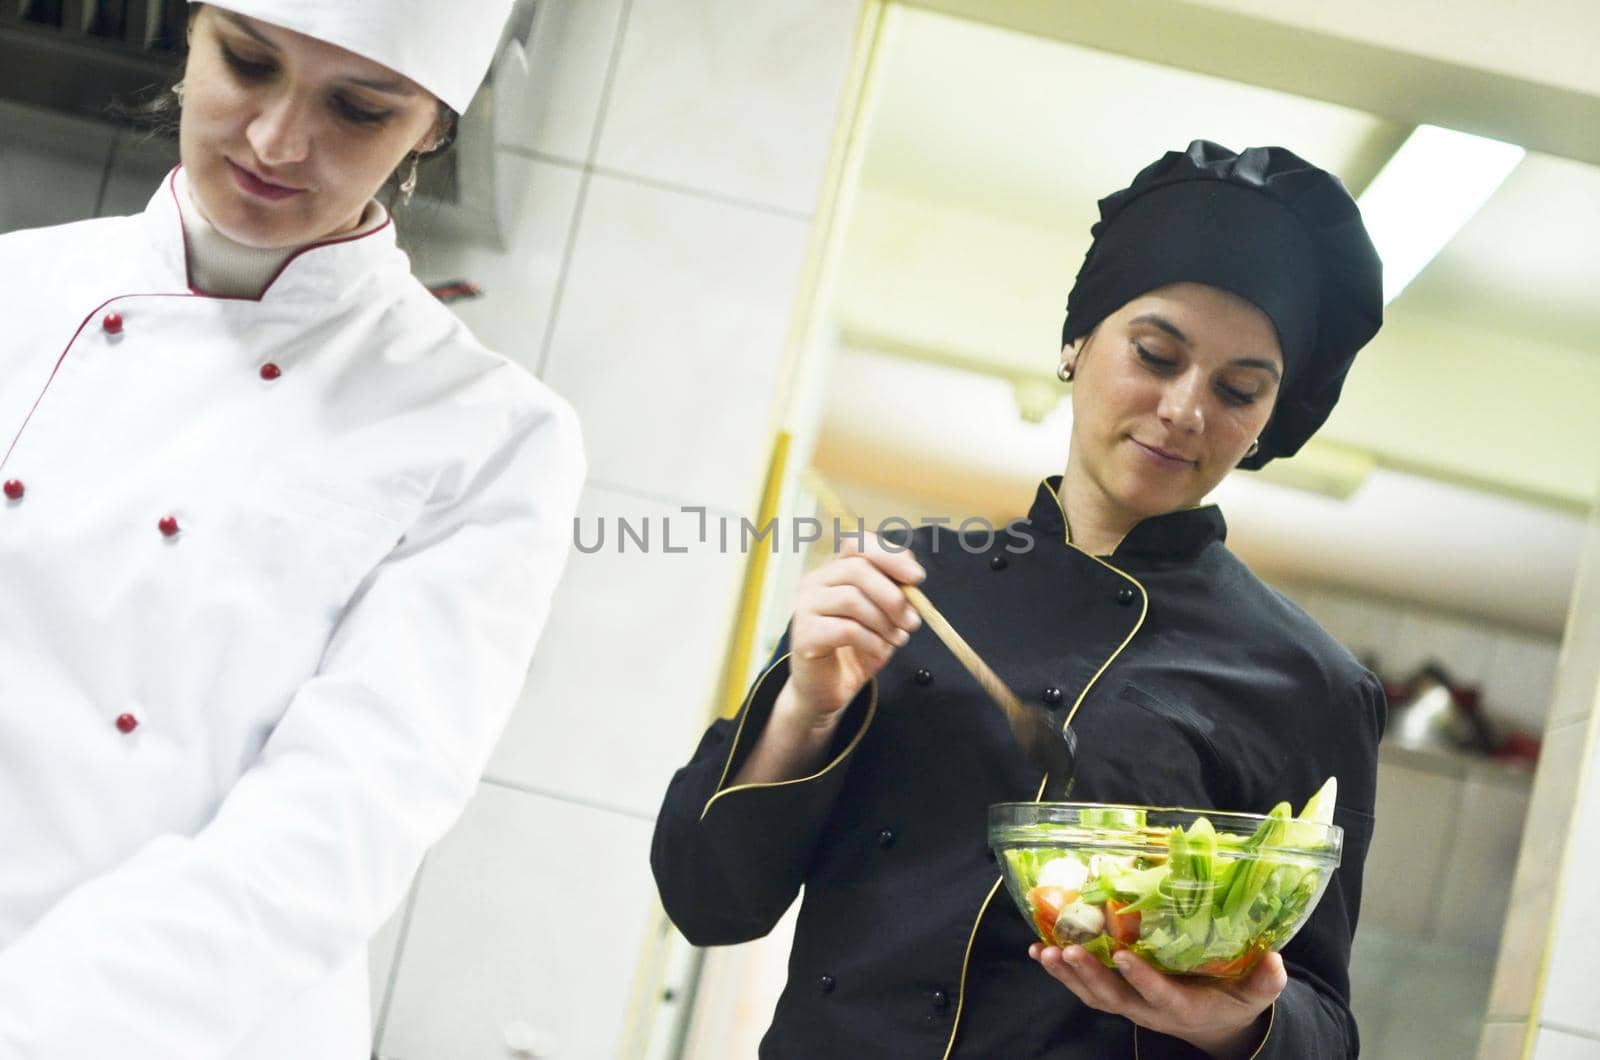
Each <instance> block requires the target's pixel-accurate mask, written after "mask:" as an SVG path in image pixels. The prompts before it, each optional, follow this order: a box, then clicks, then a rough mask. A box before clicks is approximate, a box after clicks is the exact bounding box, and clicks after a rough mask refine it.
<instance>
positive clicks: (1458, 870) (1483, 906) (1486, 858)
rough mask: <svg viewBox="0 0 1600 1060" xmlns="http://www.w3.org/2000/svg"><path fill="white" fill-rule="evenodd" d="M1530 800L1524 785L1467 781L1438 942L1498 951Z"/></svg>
mask: <svg viewBox="0 0 1600 1060" xmlns="http://www.w3.org/2000/svg"><path fill="white" fill-rule="evenodd" d="M1528 794H1529V792H1528V788H1527V787H1526V786H1525V785H1522V784H1517V783H1496V782H1491V781H1488V780H1484V779H1480V778H1477V777H1468V778H1467V779H1466V780H1465V782H1464V784H1463V787H1462V794H1461V809H1460V812H1459V813H1458V815H1457V816H1456V818H1455V822H1454V826H1453V828H1451V834H1452V839H1451V843H1450V852H1449V855H1448V856H1447V858H1446V860H1445V869H1444V876H1443V878H1442V879H1441V880H1440V887H1439V893H1438V895H1437V898H1436V902H1435V905H1434V916H1435V921H1434V925H1433V937H1434V938H1435V939H1437V940H1438V941H1440V942H1442V943H1445V944H1449V945H1456V946H1462V947H1467V948H1470V949H1473V950H1475V951H1478V952H1481V953H1485V954H1489V955H1493V954H1494V952H1495V950H1496V949H1497V948H1498V946H1499V944H1500V930H1501V927H1502V926H1503V925H1504V923H1505V912H1506V904H1507V903H1508V902H1509V901H1510V898H1511V881H1512V877H1513V876H1514V875H1515V873H1516V869H1517V852H1518V850H1519V849H1520V848H1521V845H1522V824H1523V819H1524V818H1525V817H1526V816H1527V813H1528ZM1485 985H1486V986H1487V983H1486V984H1485Z"/></svg>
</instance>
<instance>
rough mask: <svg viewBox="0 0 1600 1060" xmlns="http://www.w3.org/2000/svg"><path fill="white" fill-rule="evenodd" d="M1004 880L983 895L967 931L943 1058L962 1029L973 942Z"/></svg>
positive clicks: (947, 1055) (945, 1058) (954, 1045)
mask: <svg viewBox="0 0 1600 1060" xmlns="http://www.w3.org/2000/svg"><path fill="white" fill-rule="evenodd" d="M1004 882H1005V877H1004V876H1002V877H1000V878H999V879H997V880H995V881H994V884H993V885H992V886H991V887H990V888H989V893H988V894H986V895H984V896H983V904H982V905H981V906H979V907H978V915H977V918H976V919H974V920H973V921H972V930H971V931H969V932H967V949H966V952H965V953H963V954H962V955H961V985H960V986H959V987H957V988H956V1018H955V1020H954V1022H952V1023H951V1025H950V1040H949V1041H947V1042H946V1043H945V1046H944V1056H943V1057H942V1058H941V1060H950V1053H951V1051H952V1050H954V1049H955V1047H956V1034H957V1033H958V1032H959V1031H960V1030H961V1009H962V1008H963V1007H964V1006H965V1005H966V1003H967V965H968V963H970V962H971V960H972V944H973V943H974V942H975V941H977V938H978V925H979V924H981V923H983V914H984V913H986V912H988V910H989V903H990V902H991V901H993V900H994V892H995V891H997V890H999V889H1000V885H1001V884H1002V883H1004Z"/></svg>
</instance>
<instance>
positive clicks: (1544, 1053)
mask: <svg viewBox="0 0 1600 1060" xmlns="http://www.w3.org/2000/svg"><path fill="white" fill-rule="evenodd" d="M1533 1060H1600V1038H1590V1037H1585V1036H1583V1035H1579V1034H1569V1033H1567V1032H1565V1031H1558V1030H1554V1029H1552V1028H1550V1027H1540V1028H1539V1036H1538V1037H1537V1038H1535V1039H1534V1042H1533Z"/></svg>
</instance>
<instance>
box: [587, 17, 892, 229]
mask: <svg viewBox="0 0 1600 1060" xmlns="http://www.w3.org/2000/svg"><path fill="white" fill-rule="evenodd" d="M860 6H861V5H860V3H859V2H858V0H762V2H761V3H758V4H753V3H750V2H749V0H635V2H634V4H633V6H632V9H631V11H630V13H629V16H628V24H627V26H626V28H625V30H624V37H623V43H622V53H621V56H620V57H619V59H618V65H617V74H616V80H615V83H614V85H613V88H612V93H611V100H610V104H609V106H608V107H607V110H606V113H605V116H604V118H603V119H602V121H603V126H602V132H601V139H600V150H599V153H598V155H597V159H596V160H597V162H598V164H600V165H601V166H604V167H606V168H608V169H616V170H621V171H623V172H627V173H632V174H637V175H640V176H645V177H651V178H654V179H657V180H664V181H670V182H672V183H677V184H683V185H687V186H689V187H693V188H699V189H702V190H706V191H714V192H719V193H721V194H724V195H730V196H733V197H735V198H739V199H748V200H751V201H754V202H759V203H764V204H766V205H769V206H777V207H782V208H784V209H788V210H798V211H801V212H804V213H807V214H809V213H811V212H812V211H813V210H814V209H815V207H816V202H817V198H818V192H819V187H820V181H821V178H822V174H823V168H824V165H825V163H826V157H827V152H828V145H829V142H830V140H831V138H832V135H833V126H834V123H835V120H836V119H837V117H838V115H839V105H840V100H841V97H842V95H843V89H844V86H845V78H846V75H847V73H848V70H849V63H850V52H851V44H852V40H853V32H854V28H855V24H856V18H857V14H858V12H859V10H860Z"/></svg>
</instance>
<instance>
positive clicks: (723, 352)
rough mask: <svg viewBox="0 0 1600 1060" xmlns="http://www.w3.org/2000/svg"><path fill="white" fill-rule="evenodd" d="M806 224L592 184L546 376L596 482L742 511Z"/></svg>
mask: <svg viewBox="0 0 1600 1060" xmlns="http://www.w3.org/2000/svg"><path fill="white" fill-rule="evenodd" d="M808 228H809V226H808V225H807V224H806V223H804V222H801V221H796V220H793V219H790V218H786V217H778V216H774V215H772V214H769V213H764V212H762V211H758V210H751V209H746V208H743V207H738V206H730V205H725V204H721V203H715V202H708V201H706V200H704V199H700V198H697V197H695V196H691V195H683V194H679V193H676V192H672V191H664V190H662V189H659V188H653V187H646V186H643V185H639V184H635V183H633V182H631V181H623V180H613V179H609V178H606V177H602V176H596V177H594V178H593V182H592V183H591V184H590V186H589V191H588V195H587V197H586V199H585V202H584V206H583V210H582V216H581V217H580V218H579V219H578V236H577V245H576V247H575V249H574V252H573V258H572V263H571V266H570V272H569V274H568V278H567V282H566V287H565V290H564V292H563V295H562V299H561V304H560V305H559V306H558V307H557V309H556V312H557V320H556V332H555V336H554V338H553V340H552V343H551V348H550V354H549V361H548V364H547V367H546V370H545V378H546V379H547V380H548V381H549V382H550V384H551V385H552V386H554V387H555V388H556V390H558V391H560V392H561V393H562V394H564V395H565V396H566V397H567V398H568V399H569V400H571V401H572V402H573V404H574V405H576V406H577V409H578V413H579V415H580V417H581V418H582V419H583V423H584V430H585V435H586V438H587V442H588V451H589V472H590V479H591V481H595V482H600V483H604V484H606V485H610V486H621V487H625V488H629V489H632V490H635V491H637V492H640V493H644V494H653V495H657V496H661V495H666V496H670V497H674V498H679V499H681V500H682V501H683V502H684V503H686V504H704V505H707V506H710V507H716V508H723V509H726V510H729V511H746V512H747V511H749V510H750V509H751V508H753V507H754V503H755V500H756V499H757V496H758V493H759V490H760V484H761V480H762V476H763V475H764V473H765V470H766V464H767V459H768V448H767V447H768V443H769V439H770V431H771V423H772V412H773V408H772V399H773V392H774V388H775V384H776V382H777V378H778V367H779V362H780V360H781V357H782V352H783V341H784V335H785V332H786V329H787V327H788V323H789V319H790V317H791V315H792V314H793V312H794V309H795V291H796V288H797V284H798V282H799V277H800V269H801V265H802V262H803V261H804V257H805V250H806V242H807V237H808V234H809V233H808Z"/></svg>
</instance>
